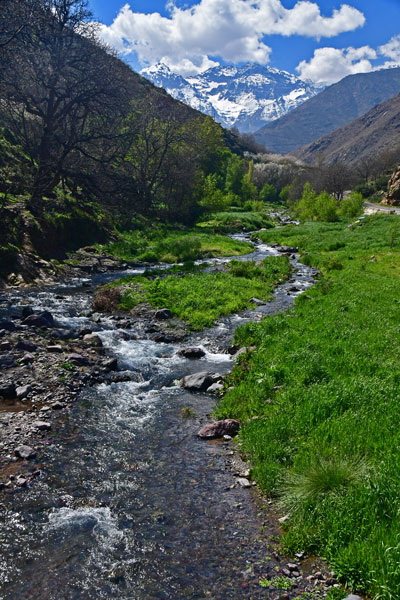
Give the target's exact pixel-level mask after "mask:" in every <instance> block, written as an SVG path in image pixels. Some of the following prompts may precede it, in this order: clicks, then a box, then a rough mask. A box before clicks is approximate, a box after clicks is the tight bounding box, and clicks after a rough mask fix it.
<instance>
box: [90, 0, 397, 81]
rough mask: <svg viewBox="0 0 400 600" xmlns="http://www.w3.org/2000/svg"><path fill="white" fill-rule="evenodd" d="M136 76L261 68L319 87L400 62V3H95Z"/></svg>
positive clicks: (104, 32)
mask: <svg viewBox="0 0 400 600" xmlns="http://www.w3.org/2000/svg"><path fill="white" fill-rule="evenodd" d="M89 3H90V7H91V9H92V11H93V13H94V16H95V18H96V20H98V21H99V22H100V23H102V24H103V25H102V26H101V30H100V33H101V36H102V37H103V39H104V40H105V41H106V42H107V43H109V44H110V45H112V46H113V47H115V48H116V49H117V50H118V51H119V52H120V53H121V56H123V57H124V59H125V60H127V61H128V62H129V63H130V64H131V65H132V66H133V67H134V68H135V69H136V70H140V69H141V68H143V67H145V66H149V65H151V64H154V63H156V62H159V61H162V62H165V63H166V64H168V66H170V68H171V69H173V70H174V71H176V72H178V73H180V74H182V75H184V76H188V75H193V74H195V73H197V72H199V71H201V70H205V69H206V68H208V67H211V66H213V65H214V64H218V63H219V64H224V63H233V64H240V63H243V62H259V63H260V64H268V65H270V66H273V67H277V68H279V69H285V70H288V71H290V72H292V73H295V74H297V75H299V76H301V77H303V78H306V79H310V80H312V81H314V82H315V83H323V84H327V83H334V82H335V81H337V80H339V79H341V78H342V77H344V76H345V75H348V74H351V73H356V72H367V71H371V70H373V69H376V68H380V67H382V66H386V67H389V66H394V65H397V64H400V0H379V1H377V0H347V2H340V1H336V0H308V1H306V0H175V1H174V2H171V1H170V2H168V3H167V2H166V1H165V0H126V1H125V2H124V0H89Z"/></svg>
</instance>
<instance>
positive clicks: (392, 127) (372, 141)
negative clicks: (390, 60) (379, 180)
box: [292, 94, 400, 165]
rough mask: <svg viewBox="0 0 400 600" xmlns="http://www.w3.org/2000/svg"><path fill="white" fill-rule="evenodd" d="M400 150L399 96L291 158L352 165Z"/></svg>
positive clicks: (301, 149)
mask: <svg viewBox="0 0 400 600" xmlns="http://www.w3.org/2000/svg"><path fill="white" fill-rule="evenodd" d="M396 147H400V94H398V95H397V96H395V97H394V98H391V99H390V100H387V101H386V102H382V103H381V104H378V105H377V106H375V107H374V108H372V109H371V110H370V111H369V112H368V113H367V114H365V115H363V116H362V117H360V118H358V119H355V120H354V121H351V123H348V124H347V125H345V126H344V127H341V128H340V129H337V130H336V131H334V132H333V133H330V134H328V135H325V136H323V137H321V138H319V139H318V140H316V141H315V142H313V143H312V144H309V145H308V146H305V147H303V148H300V149H299V150H297V151H295V152H293V153H292V154H293V155H294V156H296V157H297V158H299V159H300V160H303V161H304V162H306V163H314V162H316V160H317V159H318V160H319V159H320V158H323V159H324V162H325V163H331V164H332V163H336V162H345V163H346V164H350V165H351V164H353V163H356V162H359V161H360V160H362V159H366V158H369V157H375V156H378V155H379V154H381V153H382V152H385V151H392V150H394V149H395V148H396Z"/></svg>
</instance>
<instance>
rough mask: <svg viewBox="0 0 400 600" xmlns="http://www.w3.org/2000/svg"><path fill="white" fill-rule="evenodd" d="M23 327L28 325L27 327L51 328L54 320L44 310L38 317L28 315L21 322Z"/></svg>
mask: <svg viewBox="0 0 400 600" xmlns="http://www.w3.org/2000/svg"><path fill="white" fill-rule="evenodd" d="M22 324H23V325H29V327H47V328H48V327H53V325H54V318H53V315H52V314H51V313H50V312H49V311H48V310H45V311H44V312H42V313H40V314H38V315H29V317H26V319H24V320H23V321H22Z"/></svg>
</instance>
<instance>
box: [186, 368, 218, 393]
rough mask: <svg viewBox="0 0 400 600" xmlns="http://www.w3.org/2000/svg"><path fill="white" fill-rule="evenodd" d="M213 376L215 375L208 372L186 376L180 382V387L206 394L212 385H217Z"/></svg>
mask: <svg viewBox="0 0 400 600" xmlns="http://www.w3.org/2000/svg"><path fill="white" fill-rule="evenodd" d="M213 375H215V373H209V372H208V371H201V372H200V373H194V375H186V377H183V378H182V379H181V380H180V382H179V385H180V386H181V387H183V388H185V389H186V390H190V391H191V392H205V391H206V390H207V389H208V388H209V387H210V385H212V384H213V383H215V381H214V379H213Z"/></svg>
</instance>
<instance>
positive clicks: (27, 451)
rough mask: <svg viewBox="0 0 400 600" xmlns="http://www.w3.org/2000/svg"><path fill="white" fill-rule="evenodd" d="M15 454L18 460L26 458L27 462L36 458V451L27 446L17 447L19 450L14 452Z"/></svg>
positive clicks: (16, 449)
mask: <svg viewBox="0 0 400 600" xmlns="http://www.w3.org/2000/svg"><path fill="white" fill-rule="evenodd" d="M14 453H15V456H17V457H18V458H25V459H26V460H30V459H32V458H35V456H36V452H35V451H34V449H33V448H31V447H30V446H26V445H25V444H22V445H21V446H17V448H15V450H14Z"/></svg>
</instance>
